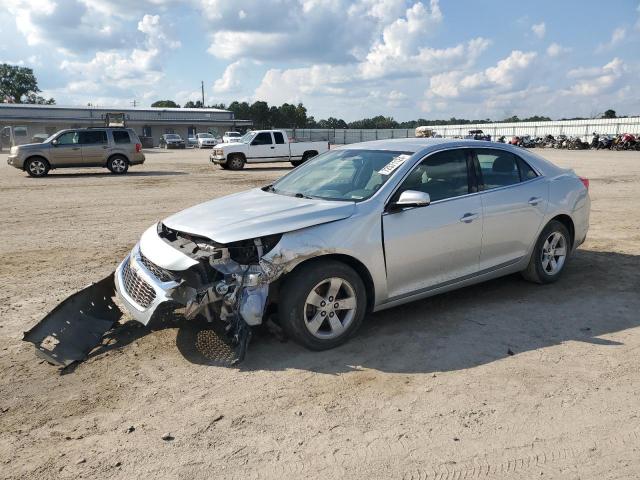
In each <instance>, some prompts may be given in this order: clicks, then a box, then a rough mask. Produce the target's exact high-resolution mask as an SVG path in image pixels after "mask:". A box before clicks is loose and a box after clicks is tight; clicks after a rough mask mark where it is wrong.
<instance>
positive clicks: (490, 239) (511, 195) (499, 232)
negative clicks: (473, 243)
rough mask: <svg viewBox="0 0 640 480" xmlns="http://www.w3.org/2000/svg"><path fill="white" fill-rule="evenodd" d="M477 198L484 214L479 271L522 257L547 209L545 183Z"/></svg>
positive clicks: (513, 188) (533, 181)
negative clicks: (480, 200) (479, 199)
mask: <svg viewBox="0 0 640 480" xmlns="http://www.w3.org/2000/svg"><path fill="white" fill-rule="evenodd" d="M480 197H481V199H482V208H483V214H484V234H483V240H482V253H481V255H480V269H481V270H482V269H485V268H491V267H494V266H497V265H501V264H504V263H509V262H512V261H515V260H517V259H519V258H522V257H523V256H525V255H526V254H527V253H528V251H529V249H530V247H531V246H532V245H533V242H535V240H536V233H537V232H538V230H539V229H540V226H541V223H542V220H543V218H544V214H545V211H546V209H547V201H548V200H547V199H548V186H547V183H546V182H544V181H542V179H539V180H532V181H530V182H525V183H521V184H518V185H513V186H511V187H506V188H502V189H499V190H495V191H491V190H490V191H487V192H484V193H482V194H481V195H480ZM530 201H531V203H529V202H530Z"/></svg>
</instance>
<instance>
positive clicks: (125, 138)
mask: <svg viewBox="0 0 640 480" xmlns="http://www.w3.org/2000/svg"><path fill="white" fill-rule="evenodd" d="M113 141H114V142H115V143H131V139H130V138H129V132H127V131H126V130H114V131H113Z"/></svg>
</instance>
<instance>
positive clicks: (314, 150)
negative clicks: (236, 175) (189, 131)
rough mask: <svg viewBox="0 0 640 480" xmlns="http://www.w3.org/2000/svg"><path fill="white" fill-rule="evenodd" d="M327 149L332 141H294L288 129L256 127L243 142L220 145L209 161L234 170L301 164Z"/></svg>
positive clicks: (244, 137)
mask: <svg viewBox="0 0 640 480" xmlns="http://www.w3.org/2000/svg"><path fill="white" fill-rule="evenodd" d="M327 150H329V143H328V142H291V141H290V140H289V137H288V136H287V132H285V131H284V130H254V131H252V132H249V133H247V134H245V135H244V136H243V137H242V138H241V140H240V141H239V142H233V143H222V144H220V145H216V147H215V148H214V149H213V151H212V152H211V155H209V160H210V161H211V162H212V163H217V164H218V165H220V166H221V167H222V168H225V169H227V168H228V169H230V170H241V169H242V168H244V166H245V164H246V163H262V162H291V164H292V165H293V166H296V167H297V166H298V165H300V164H302V163H304V162H306V161H307V160H309V159H310V158H312V157H315V156H316V155H318V154H319V153H323V152H326V151H327Z"/></svg>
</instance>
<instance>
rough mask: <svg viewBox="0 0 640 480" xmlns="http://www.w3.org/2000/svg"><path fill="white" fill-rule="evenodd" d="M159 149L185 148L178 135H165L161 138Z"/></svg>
mask: <svg viewBox="0 0 640 480" xmlns="http://www.w3.org/2000/svg"><path fill="white" fill-rule="evenodd" d="M158 145H159V147H160V148H164V149H169V148H185V143H184V140H183V139H182V137H181V136H180V135H178V134H177V133H165V134H164V135H162V137H160V142H159V144H158Z"/></svg>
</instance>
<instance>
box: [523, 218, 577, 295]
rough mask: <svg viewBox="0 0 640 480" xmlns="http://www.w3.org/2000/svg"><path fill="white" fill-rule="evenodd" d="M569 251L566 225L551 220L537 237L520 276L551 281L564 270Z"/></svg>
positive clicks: (569, 237) (569, 242) (568, 236)
mask: <svg viewBox="0 0 640 480" xmlns="http://www.w3.org/2000/svg"><path fill="white" fill-rule="evenodd" d="M570 253H571V236H570V235H569V231H568V230H567V227H565V226H564V225H563V224H562V223H560V222H558V221H556V220H553V221H551V222H549V223H548V224H547V226H546V227H545V228H544V230H542V233H541V234H540V236H539V237H538V240H537V242H536V245H535V247H534V248H533V253H532V254H531V259H530V260H529V265H528V266H527V268H526V269H525V270H523V271H522V276H523V277H524V278H525V279H527V280H529V281H532V282H536V283H553V282H555V281H556V280H558V278H560V275H561V274H562V272H563V271H564V267H565V266H566V264H567V260H568V259H569V255H570Z"/></svg>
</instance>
